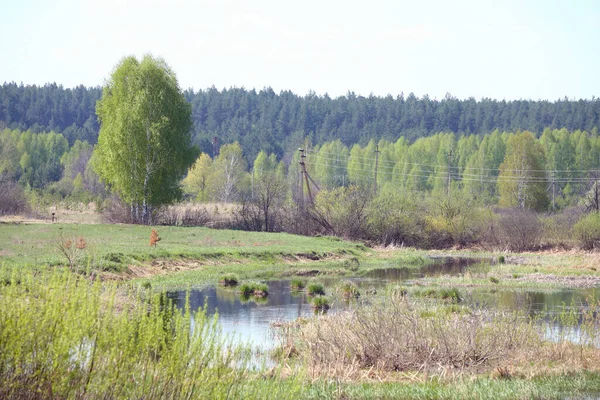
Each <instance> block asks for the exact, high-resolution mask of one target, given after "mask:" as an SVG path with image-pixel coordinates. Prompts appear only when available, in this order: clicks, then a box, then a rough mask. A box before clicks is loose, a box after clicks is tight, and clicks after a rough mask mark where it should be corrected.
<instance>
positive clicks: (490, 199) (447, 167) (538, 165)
mask: <svg viewBox="0 0 600 400" xmlns="http://www.w3.org/2000/svg"><path fill="white" fill-rule="evenodd" d="M304 147H305V152H304V154H305V158H304V163H305V165H306V168H307V172H308V177H309V178H310V182H311V183H310V185H311V186H312V185H313V184H314V186H315V188H314V189H313V190H314V191H315V192H316V191H318V190H320V189H328V190H331V189H335V188H338V187H350V186H357V187H362V188H370V190H373V191H375V190H376V188H377V187H378V188H380V189H381V188H385V187H387V186H389V187H390V188H393V190H396V191H411V192H421V193H426V194H427V193H449V192H450V190H455V191H456V190H458V191H462V192H464V193H465V194H467V195H468V196H470V197H472V198H474V199H477V200H480V201H481V202H482V203H483V204H487V205H500V206H504V207H520V208H526V209H534V210H538V211H543V210H548V209H552V210H557V209H563V208H565V207H567V206H570V205H577V204H579V203H581V201H582V196H584V195H585V194H586V193H587V192H588V191H589V189H590V187H591V185H592V183H594V182H595V181H596V180H597V179H600V175H599V172H600V136H598V134H596V133H594V134H590V133H587V132H585V131H575V132H569V131H567V130H566V129H560V130H557V129H545V130H544V131H543V133H542V134H541V135H540V137H539V138H536V137H535V135H534V134H533V133H531V132H528V131H523V132H518V133H510V132H500V131H494V132H493V133H491V134H489V135H485V136H483V137H481V136H475V135H471V136H464V135H463V136H460V137H458V136H457V135H455V134H452V133H438V134H435V135H433V136H429V137H426V138H420V139H417V140H416V141H415V142H414V143H410V142H409V141H407V140H406V139H404V138H400V139H398V140H396V141H393V142H392V141H388V140H386V139H381V140H379V141H378V142H376V141H375V140H371V141H369V142H368V143H367V144H366V145H365V146H361V145H359V144H355V145H354V146H352V147H347V146H346V145H345V144H344V143H343V142H342V141H340V140H335V141H332V142H326V143H323V144H322V145H315V146H310V144H309V143H305V145H304ZM222 149H224V151H223V150H222V153H221V154H219V155H218V156H217V158H216V160H219V163H218V164H216V163H213V160H212V159H211V157H210V156H209V155H208V154H206V153H203V154H202V155H201V156H200V158H199V159H198V161H197V162H196V165H195V166H194V168H192V169H191V170H190V173H189V175H188V177H187V178H186V179H185V180H184V184H185V186H186V190H187V191H188V193H189V194H190V195H192V196H193V197H195V198H196V199H198V200H200V201H223V202H230V201H240V200H241V199H242V197H243V196H242V194H243V193H244V192H248V191H249V190H251V188H250V184H251V181H252V180H253V179H254V178H255V177H256V174H258V173H259V172H260V171H262V170H264V158H265V157H266V153H265V152H261V153H259V156H258V157H257V158H256V160H255V161H254V164H248V163H247V162H246V161H245V160H244V157H243V154H242V149H241V147H240V146H239V145H237V144H234V145H227V146H224V147H223V148H222ZM232 149H235V152H233V153H232ZM300 156H301V153H300V152H298V151H296V152H294V154H292V155H291V161H290V163H289V167H287V171H288V172H287V179H288V183H289V186H290V188H294V187H299V185H300V181H301V179H302V175H301V167H300V164H299V161H300ZM227 157H229V158H228V160H229V161H227V162H225V161H224V159H225V158H227ZM216 160H215V161H216ZM269 160H271V161H270V163H271V165H273V166H277V167H278V168H280V169H282V172H281V174H285V170H286V167H285V165H282V166H279V164H277V161H278V160H277V157H276V155H275V154H271V156H270V158H269ZM247 166H248V167H247ZM273 168H274V167H273ZM375 179H376V180H377V184H375ZM224 182H230V183H231V185H230V186H231V188H229V189H228V190H227V191H224V190H222V189H221V188H220V187H221V186H222V185H223V184H224Z"/></svg>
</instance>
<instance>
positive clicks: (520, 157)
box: [498, 132, 548, 211]
mask: <svg viewBox="0 0 600 400" xmlns="http://www.w3.org/2000/svg"><path fill="white" fill-rule="evenodd" d="M546 186H547V183H546V173H545V159H544V150H543V148H542V146H541V145H540V144H539V143H538V142H536V140H535V138H534V136H533V134H532V133H531V132H523V133H519V134H516V135H514V136H511V137H510V138H509V139H508V140H507V142H506V156H505V158H504V162H503V163H502V165H500V175H499V177H498V192H499V194H500V205H501V206H503V207H520V208H531V209H534V210H538V211H540V210H545V209H546V208H547V207H548V194H547V193H546Z"/></svg>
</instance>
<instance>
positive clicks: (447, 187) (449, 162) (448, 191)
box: [446, 149, 452, 196]
mask: <svg viewBox="0 0 600 400" xmlns="http://www.w3.org/2000/svg"><path fill="white" fill-rule="evenodd" d="M450 168H452V149H450V152H449V153H448V182H446V195H447V196H450V177H451V175H450Z"/></svg>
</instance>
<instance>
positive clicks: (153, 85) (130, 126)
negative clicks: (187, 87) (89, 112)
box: [96, 55, 195, 224]
mask: <svg viewBox="0 0 600 400" xmlns="http://www.w3.org/2000/svg"><path fill="white" fill-rule="evenodd" d="M96 112H97V114H98V118H99V120H100V133H99V136H98V146H97V149H96V151H97V153H98V154H97V156H98V159H97V161H98V162H97V163H96V169H97V173H98V175H99V176H100V177H101V178H102V180H104V181H105V182H106V183H108V184H109V185H110V187H111V188H112V189H113V190H114V191H116V192H117V193H118V194H119V195H120V196H121V198H122V199H123V200H124V201H125V202H126V203H127V204H129V205H130V206H131V219H132V221H134V222H136V223H142V224H152V211H153V209H155V208H156V207H158V206H161V205H164V204H169V203H172V202H173V201H175V200H178V199H179V198H180V197H181V194H182V190H181V186H180V181H181V178H182V177H183V176H184V175H185V173H186V172H187V170H188V168H189V167H190V166H191V164H192V163H193V162H194V158H195V157H194V156H195V151H194V149H193V148H192V147H191V145H190V144H191V126H192V124H191V107H190V104H189V103H188V102H187V101H186V99H185V98H184V96H183V94H182V92H181V90H180V88H179V85H178V83H177V78H176V77H175V74H174V73H173V71H172V70H171V68H170V67H169V66H168V65H167V63H166V62H165V61H164V60H163V59H162V58H155V57H152V56H150V55H146V56H144V58H143V59H142V60H141V61H138V60H137V59H136V58H135V57H134V56H129V57H126V58H124V59H123V60H121V62H120V63H119V64H118V65H117V66H116V67H115V69H114V71H113V73H112V74H111V76H110V78H109V79H108V82H107V84H106V86H105V87H104V89H103V92H102V98H101V99H100V100H99V101H98V104H97V107H96Z"/></svg>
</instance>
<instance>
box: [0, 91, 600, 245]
mask: <svg viewBox="0 0 600 400" xmlns="http://www.w3.org/2000/svg"><path fill="white" fill-rule="evenodd" d="M99 95H100V89H86V88H84V87H78V88H75V89H63V88H62V87H60V86H56V85H46V86H44V87H41V88H36V87H35V86H22V85H21V86H17V85H15V84H5V85H4V86H3V87H2V96H1V98H2V108H0V111H1V113H0V115H4V116H3V117H2V118H4V120H3V122H0V125H2V128H1V129H0V186H2V191H1V192H2V195H0V197H1V198H0V203H1V204H2V209H1V210H0V213H3V214H7V213H8V214H10V213H15V212H24V211H26V210H28V209H29V210H31V209H33V210H37V209H40V207H41V208H43V207H45V206H47V205H50V204H54V205H56V204H58V203H62V204H71V205H75V204H89V203H95V204H96V209H97V210H98V211H100V212H103V213H108V214H109V215H105V218H106V219H107V220H109V221H112V222H135V221H132V220H130V219H128V218H129V217H127V212H126V208H125V207H124V206H123V204H122V200H123V199H119V198H118V197H117V196H115V195H114V193H115V192H116V191H115V188H111V187H110V185H108V184H107V183H106V182H103V180H102V179H101V178H100V176H99V174H98V172H99V171H100V170H101V169H102V166H105V163H100V162H99V161H98V156H97V154H98V151H96V150H97V149H98V148H99V145H98V143H97V129H98V125H99V124H98V117H97V116H96V108H95V107H96V100H97V98H98V96H99ZM184 96H185V98H183V99H182V101H184V102H185V101H186V100H187V101H188V102H190V103H191V115H192V125H193V128H192V130H193V133H192V135H191V138H192V143H195V147H194V148H193V149H192V153H193V152H195V154H196V158H195V159H196V161H195V162H193V165H192V167H191V168H190V169H189V171H187V173H184V174H181V172H178V174H181V187H182V189H183V192H182V194H183V199H184V200H187V201H188V202H191V203H192V204H195V205H198V204H200V205H202V204H208V203H212V204H236V206H235V207H234V208H231V209H230V214H233V215H230V216H229V218H228V219H227V220H226V221H223V220H222V219H219V218H217V214H218V211H216V210H213V211H211V212H208V211H206V210H207V208H204V209H203V211H198V209H196V210H195V211H190V210H188V211H186V212H187V213H188V214H185V215H183V214H178V215H168V212H167V211H166V210H168V209H169V208H164V207H163V208H159V209H157V210H156V213H157V214H156V222H157V223H159V224H190V223H191V224H201V225H205V224H210V225H211V226H223V227H229V228H236V229H244V230H258V231H260V230H262V231H287V232H294V233H303V234H330V235H338V236H343V237H348V238H357V239H365V240H374V241H376V242H382V243H388V244H389V243H406V244H411V245H416V246H420V247H444V246H448V245H456V244H460V245H463V244H468V243H473V242H479V243H482V242H484V241H486V240H488V241H490V243H492V244H493V245H494V246H497V245H503V244H499V242H500V241H502V239H501V237H502V236H503V234H502V233H501V232H500V231H501V229H500V228H499V227H498V224H500V225H502V221H503V220H505V222H506V224H507V226H508V225H511V224H512V225H514V222H515V221H519V222H522V221H524V220H526V218H529V220H530V222H531V223H530V224H529V225H530V227H531V226H534V227H536V226H537V227H538V228H536V229H534V231H535V232H532V231H528V232H526V233H524V235H525V236H526V237H527V238H532V241H531V242H528V243H526V244H517V247H519V248H520V249H523V248H532V247H535V246H538V245H539V244H540V240H541V239H540V235H541V232H542V229H541V226H542V224H544V223H545V224H546V225H545V227H544V229H545V232H554V233H560V234H559V235H558V236H556V235H554V234H552V235H554V239H552V240H553V241H554V242H556V241H558V242H560V243H566V242H571V243H572V242H573V241H574V239H575V238H576V237H578V238H579V239H580V241H581V242H582V243H583V245H584V247H588V248H589V247H595V246H596V244H597V240H596V238H598V237H600V221H587V220H586V218H587V219H590V218H593V215H597V213H593V214H586V211H590V210H600V186H599V185H598V183H597V180H599V179H600V173H599V171H600V136H599V135H598V127H597V123H598V121H599V119H598V114H599V112H598V110H599V104H600V102H599V101H598V100H597V99H592V100H581V101H578V102H574V101H569V100H564V101H557V102H554V103H552V102H535V101H515V102H504V101H495V100H482V101H479V102H476V101H474V100H473V101H471V100H467V101H462V100H458V99H454V98H452V97H450V96H448V97H446V98H445V99H443V100H441V101H437V100H430V99H428V98H427V97H424V98H423V99H417V98H415V97H414V96H412V95H409V96H408V97H407V98H406V99H405V98H403V97H402V96H399V97H397V98H395V99H393V98H391V97H386V98H377V97H369V98H364V97H360V96H354V95H352V94H348V95H347V96H345V97H340V98H337V99H330V98H329V97H327V96H323V97H319V96H315V95H312V94H311V95H308V96H305V97H300V96H296V95H293V94H292V93H289V92H282V93H281V94H279V95H277V94H275V93H274V92H273V91H272V90H270V89H265V90H262V91H260V92H255V91H246V90H244V89H229V90H223V91H221V92H220V91H218V90H216V89H214V88H213V89H209V90H207V91H199V92H197V93H194V92H192V91H187V92H184ZM186 129H187V128H186ZM299 148H301V149H302V151H299V150H298V149H299ZM192 156H193V155H190V157H192ZM192 160H193V159H190V163H192ZM187 165H191V164H189V163H188V164H187ZM185 168H187V167H185ZM304 168H305V170H304ZM183 171H185V169H184V170H183ZM176 180H177V179H176ZM174 184H177V182H174ZM174 187H175V186H174ZM177 191H179V189H178V188H177ZM171 192H172V191H171ZM111 193H113V194H111ZM173 193H174V192H173ZM178 193H179V192H178ZM175 197H178V198H179V195H177V196H175ZM188 204H190V203H188ZM119 210H121V211H122V212H121V214H119ZM231 210H233V211H231ZM510 210H520V211H518V213H517V216H516V217H515V215H513V214H514V213H513V214H510V213H511V212H512V211H510ZM507 212H508V213H509V214H507ZM515 212H517V211H515ZM524 212H526V213H529V214H527V215H525V214H523V215H522V214H519V213H524ZM532 212H537V214H535V213H533V214H532ZM209 214H210V215H209ZM186 215H187V216H186ZM532 215H533V217H532ZM590 215H591V216H590ZM511 218H512V219H511ZM515 218H516V220H515ZM543 218H546V220H545V222H544V220H543ZM215 219H216V220H215ZM186 221H187V222H186ZM298 221H303V222H302V223H299V222H298ZM510 221H512V222H510ZM580 221H582V222H581V223H580V228H578V229H580V230H581V229H583V230H584V231H585V232H583V231H581V232H579V233H578V234H576V232H575V228H576V224H577V223H579V222H580ZM586 223H587V224H588V225H589V226H588V227H587V228H585V227H584V228H585V229H584V228H582V227H581V226H583V225H584V224H586ZM215 224H216V225H215ZM219 224H220V225H219ZM596 230H598V232H596ZM490 232H492V233H493V235H492V236H493V238H492V239H489V234H490ZM536 232H537V233H536ZM552 235H550V236H552ZM577 235H579V236H577ZM546 236H548V235H546ZM503 237H504V238H514V237H515V234H514V233H510V232H505V234H504V236H503ZM590 237H591V239H590ZM486 238H487V239H486Z"/></svg>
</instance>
